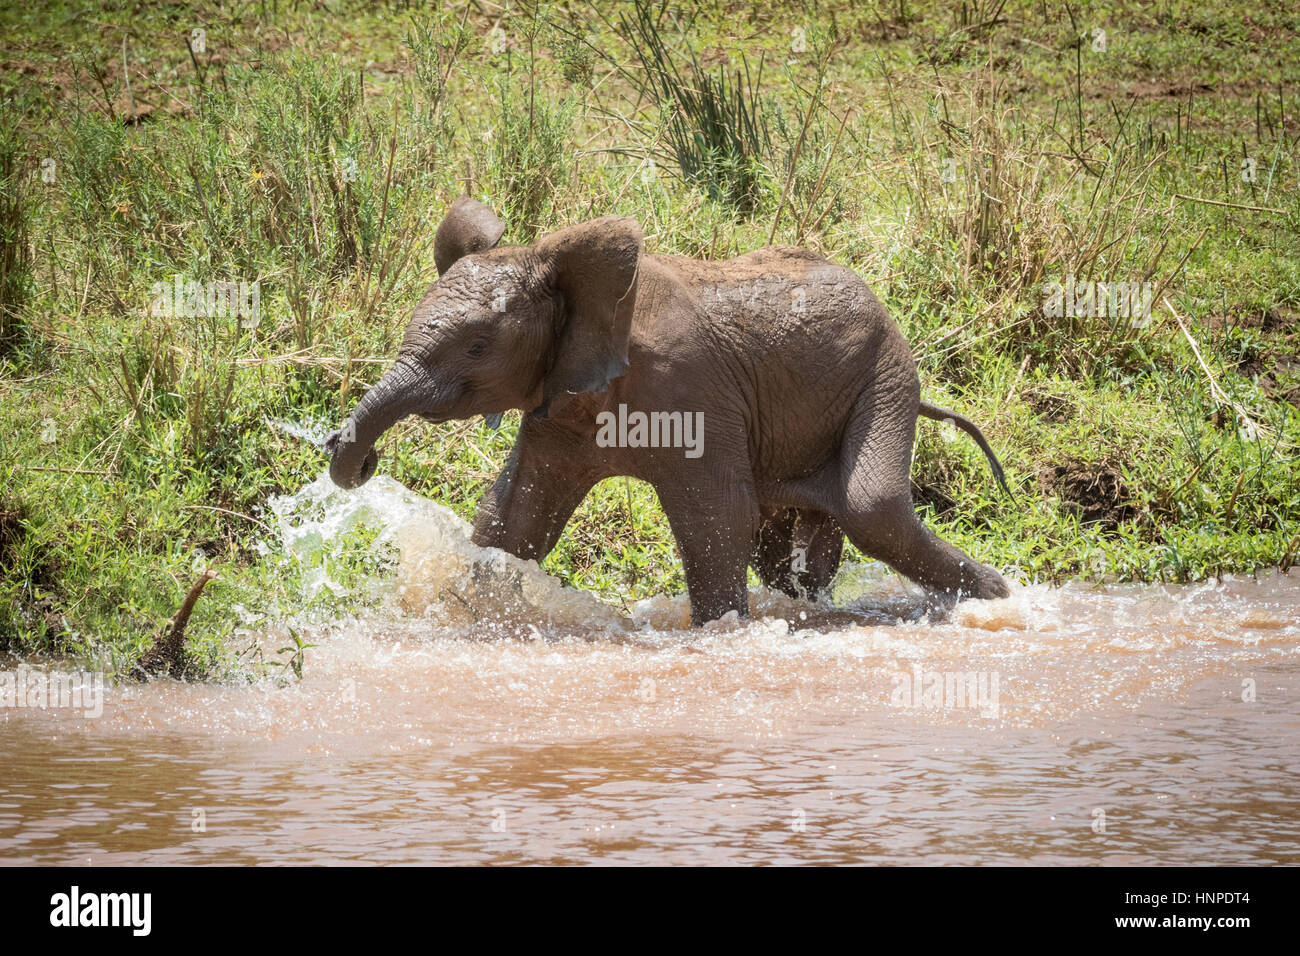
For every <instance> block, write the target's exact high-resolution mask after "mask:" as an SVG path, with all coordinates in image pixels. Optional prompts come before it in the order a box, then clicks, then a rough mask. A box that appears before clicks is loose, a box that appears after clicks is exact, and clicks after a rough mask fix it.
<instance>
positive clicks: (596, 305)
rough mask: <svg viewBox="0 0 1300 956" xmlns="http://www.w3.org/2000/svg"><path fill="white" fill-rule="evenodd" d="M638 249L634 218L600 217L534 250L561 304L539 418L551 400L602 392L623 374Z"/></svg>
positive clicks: (550, 238) (562, 232)
mask: <svg viewBox="0 0 1300 956" xmlns="http://www.w3.org/2000/svg"><path fill="white" fill-rule="evenodd" d="M641 245H642V239H641V227H640V226H639V225H637V222H636V220H635V219H627V218H618V217H615V216H606V217H604V218H602V219H593V220H592V221H591V222H584V223H582V224H581V225H577V226H570V227H569V228H568V229H562V230H560V231H559V232H556V233H553V234H551V235H549V236H547V237H546V238H545V239H543V240H542V241H541V242H540V243H538V244H537V246H536V247H535V248H536V252H537V254H538V256H539V257H540V258H541V260H542V262H543V263H544V265H545V266H546V267H547V268H549V269H550V272H551V276H552V277H553V282H554V284H555V286H556V288H557V289H558V290H559V292H560V294H561V297H562V299H563V302H564V305H563V314H562V315H561V316H560V318H559V320H558V322H557V324H556V340H555V346H554V349H555V350H554V353H553V354H554V360H553V361H552V364H551V367H550V369H549V371H547V373H546V378H545V379H544V380H543V383H542V404H541V405H540V406H539V407H538V409H537V415H538V416H539V417H543V418H544V417H546V414H547V412H548V411H549V409H550V407H551V401H552V399H557V398H562V397H563V396H564V395H566V394H570V395H576V394H579V393H581V392H603V391H604V390H605V388H606V387H607V386H608V385H609V383H610V381H611V380H613V379H616V378H618V377H619V376H620V375H623V374H625V373H626V372H627V369H628V364H627V348H628V339H629V337H630V335H631V332H632V308H633V306H634V305H635V304H636V277H637V265H638V263H639V262H640V259H641Z"/></svg>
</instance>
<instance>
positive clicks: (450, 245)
mask: <svg viewBox="0 0 1300 956" xmlns="http://www.w3.org/2000/svg"><path fill="white" fill-rule="evenodd" d="M505 232H506V224H505V223H504V222H502V221H501V220H500V219H498V218H497V217H496V214H495V213H494V212H493V211H492V210H491V209H489V208H488V207H487V206H485V205H483V204H482V203H481V202H479V201H478V200H477V199H471V198H470V197H468V196H461V197H460V198H459V199H457V200H456V201H455V202H454V203H452V204H451V208H450V209H448V210H447V215H446V216H444V217H443V220H442V222H441V223H439V224H438V231H437V232H436V233H434V235H433V261H434V262H435V263H436V264H437V266H438V275H442V274H443V273H444V272H446V271H447V270H448V269H450V268H451V267H452V266H453V265H455V264H456V260H457V259H459V258H460V257H461V256H467V255H469V254H470V253H471V252H482V251H483V250H484V249H491V248H492V247H493V246H495V245H496V244H497V243H498V242H500V241H501V237H502V236H503V235H505Z"/></svg>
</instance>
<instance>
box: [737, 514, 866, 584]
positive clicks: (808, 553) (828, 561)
mask: <svg viewBox="0 0 1300 956" xmlns="http://www.w3.org/2000/svg"><path fill="white" fill-rule="evenodd" d="M843 547H844V531H843V530H842V529H841V528H840V526H839V523H838V522H836V520H835V519H834V518H832V517H831V516H830V515H828V514H826V513H825V512H821V511H814V510H812V509H806V508H779V507H771V506H769V507H767V508H764V509H763V523H762V526H761V527H760V528H759V531H758V536H757V538H756V539H755V542H754V551H753V554H752V555H751V556H750V564H751V565H752V566H753V568H754V571H755V572H757V574H758V577H759V579H760V580H761V581H762V582H763V583H764V584H765V585H766V586H767V587H769V588H775V589H777V590H780V591H783V592H784V593H786V594H788V595H790V597H796V598H797V597H802V598H812V597H815V596H816V595H818V594H819V593H821V592H822V591H824V590H825V589H826V588H828V587H829V586H830V583H831V581H832V580H833V579H834V577H835V572H836V571H838V570H839V566H840V555H841V552H842V551H843Z"/></svg>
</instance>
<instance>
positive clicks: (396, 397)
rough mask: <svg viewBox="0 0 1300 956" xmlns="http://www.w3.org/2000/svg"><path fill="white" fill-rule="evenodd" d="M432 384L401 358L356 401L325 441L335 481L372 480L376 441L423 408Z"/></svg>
mask: <svg viewBox="0 0 1300 956" xmlns="http://www.w3.org/2000/svg"><path fill="white" fill-rule="evenodd" d="M430 387H431V383H430V381H429V376H428V374H427V373H426V372H424V371H423V370H422V369H421V368H419V366H418V365H417V364H416V363H414V362H412V361H409V360H404V359H398V361H397V364H396V365H394V366H393V367H392V368H391V369H389V371H388V374H387V375H385V376H384V377H383V378H381V379H380V380H379V381H378V382H377V383H376V384H375V387H374V388H372V389H371V390H370V391H368V392H366V394H365V397H364V398H362V399H361V401H360V402H358V403H357V407H356V408H355V409H353V411H352V415H351V416H350V417H349V418H348V420H347V421H346V422H344V424H343V427H342V428H340V429H339V430H338V431H336V432H335V433H334V434H332V435H330V436H329V438H327V439H326V440H325V451H326V452H327V453H329V455H330V478H331V479H332V480H333V481H334V484H336V485H338V486H339V487H340V488H349V489H351V488H357V487H360V486H361V485H364V484H365V483H366V482H367V481H369V480H370V477H371V476H372V475H373V474H374V473H375V468H376V467H377V466H378V464H379V456H378V455H377V454H376V453H375V442H376V441H377V440H378V439H379V436H380V435H382V434H383V433H384V432H386V431H387V430H388V429H389V428H391V427H393V425H395V424H396V423H397V422H398V421H400V420H401V419H403V418H405V417H406V416H407V415H410V414H412V413H414V412H417V411H423V410H424V409H425V408H426V407H427V406H428V403H429V399H430Z"/></svg>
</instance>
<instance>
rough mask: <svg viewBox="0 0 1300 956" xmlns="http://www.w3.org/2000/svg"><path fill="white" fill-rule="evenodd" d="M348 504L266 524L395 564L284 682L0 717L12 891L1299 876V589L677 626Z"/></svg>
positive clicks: (399, 508) (423, 505) (802, 611)
mask: <svg viewBox="0 0 1300 956" xmlns="http://www.w3.org/2000/svg"><path fill="white" fill-rule="evenodd" d="M343 494H344V493H342V492H335V491H333V490H331V489H330V488H329V486H328V481H327V480H325V479H322V480H321V481H317V482H316V483H314V484H313V485H311V486H309V487H308V488H306V489H304V490H303V492H301V493H299V495H297V496H294V497H293V498H288V499H284V500H282V501H280V502H279V503H278V504H277V506H276V509H275V516H274V520H275V522H276V526H277V529H278V532H279V535H280V537H281V539H282V540H281V542H280V547H281V548H282V549H283V551H284V553H285V554H286V555H287V556H288V557H287V558H286V560H304V559H305V557H306V556H310V555H311V554H319V553H321V552H322V551H328V550H330V549H331V548H334V547H337V544H336V542H337V541H338V540H339V535H340V534H342V533H343V532H345V531H346V530H347V529H348V528H351V527H355V526H356V525H357V523H358V522H360V523H362V524H366V523H367V522H369V523H370V524H372V525H375V526H378V527H379V528H380V529H381V533H380V534H379V536H378V538H377V540H376V542H375V545H374V546H375V547H376V548H377V549H379V550H383V549H384V548H387V549H389V550H390V551H391V553H392V555H393V560H392V562H391V565H390V566H389V567H387V568H386V569H385V570H384V571H383V573H382V574H379V579H380V585H379V587H380V589H381V592H382V595H383V596H382V599H381V600H380V601H379V602H378V604H377V605H376V606H375V607H373V608H371V609H368V610H366V611H364V612H362V613H360V614H358V615H351V616H346V617H336V618H334V619H329V618H328V617H325V618H321V617H320V615H319V614H318V615H316V616H315V617H313V618H311V619H304V620H299V621H296V622H293V625H294V627H295V630H297V631H298V633H299V634H300V635H301V637H302V639H303V640H304V641H306V642H308V643H314V644H316V645H317V646H316V647H313V648H310V649H308V650H307V651H306V652H305V657H304V668H303V675H302V679H301V680H295V679H293V678H292V677H289V678H287V679H286V678H284V677H281V678H273V677H258V678H256V679H253V680H250V679H248V675H244V676H243V677H236V678H231V679H227V680H223V681H220V682H215V683H212V682H210V683H183V682H178V681H173V680H169V679H161V680H156V681H154V682H152V683H148V684H132V683H122V684H113V683H112V682H109V683H107V684H106V685H105V686H104V687H103V693H102V698H99V699H98V703H97V706H96V707H95V708H94V710H95V711H98V713H97V714H95V713H92V712H90V708H88V707H82V709H77V708H74V707H46V708H40V707H38V706H28V705H18V704H13V705H11V706H4V707H0V863H6V864H15V863H19V864H30V863H64V864H80V865H91V866H95V865H109V864H139V863H154V864H190V863H223V864H231V863H333V864H337V863H458V864H474V863H481V864H509V863H641V864H671V863H682V864H697V863H732V864H751V863H776V864H792V863H891V864H964V863H1002V864H1005V863H1012V864H1017V863H1070V864H1097V863H1100V864H1119V865H1127V864H1151V863H1164V864H1260V863H1291V864H1294V863H1297V862H1300V620H1298V615H1297V609H1298V608H1300V573H1292V574H1290V575H1283V574H1278V573H1270V574H1261V575H1259V576H1258V578H1251V577H1241V578H1229V579H1225V580H1224V581H1223V582H1211V583H1205V584H1199V585H1192V586H1181V587H1172V586H1151V585H1142V586H1136V585H1107V586H1092V585H1080V584H1076V585H1069V586H1066V587H1062V588H1050V587H1047V586H1044V585H1017V586H1014V587H1013V593H1012V596H1011V597H1010V598H1008V599H1006V600H1003V601H992V602H980V601H973V602H965V603H963V604H960V605H957V606H956V607H955V608H950V609H946V610H945V609H937V608H932V607H930V606H928V605H927V602H926V600H925V598H924V596H923V595H922V594H921V593H920V592H919V591H917V590H916V589H914V588H912V587H911V586H910V585H908V584H906V583H905V582H902V581H900V580H899V579H898V578H896V577H894V576H893V575H890V574H887V573H884V572H883V571H882V570H881V569H879V568H878V567H871V566H869V567H859V568H850V569H848V570H847V571H846V573H845V574H844V575H843V577H842V580H841V582H840V584H839V585H838V586H837V589H836V596H835V600H834V602H833V604H827V605H813V604H806V603H801V602H795V601H790V600H788V599H786V598H784V597H780V596H774V595H771V594H767V593H757V592H756V593H754V594H753V595H752V611H753V615H754V616H753V617H752V618H751V619H749V620H746V621H734V620H733V621H722V622H718V623H715V624H713V625H710V626H709V627H707V628H704V629H694V630H692V629H690V628H688V627H686V626H685V619H686V618H687V617H688V614H689V610H688V605H687V603H686V601H685V598H684V597H680V596H679V597H674V598H659V599H653V600H650V601H647V602H643V603H641V604H639V605H636V606H635V607H634V608H632V611H631V614H630V615H627V614H623V613H622V612H620V611H617V610H615V609H612V608H610V607H608V606H606V605H604V604H600V603H599V602H597V601H596V600H595V599H594V598H592V597H590V596H589V595H586V594H584V593H582V592H579V591H574V590H572V589H567V588H563V589H562V588H560V586H559V585H558V583H557V582H555V581H553V580H552V579H550V578H547V577H546V576H545V575H544V574H542V573H541V572H540V571H539V570H538V569H537V568H536V566H535V565H531V564H525V563H523V562H518V561H516V560H515V559H513V558H508V557H506V556H503V555H501V554H500V553H499V552H488V551H483V550H481V549H477V548H475V547H474V546H473V545H472V544H470V543H469V542H468V540H467V539H466V537H465V527H464V524H463V522H460V521H459V519H456V518H455V517H454V516H453V515H451V513H450V512H449V511H447V510H446V509H444V508H441V507H440V506H438V505H436V504H433V503H432V502H428V501H425V500H424V499H420V498H418V497H416V496H414V495H411V494H410V493H408V492H405V491H403V490H402V489H401V488H400V486H397V485H396V484H395V483H393V482H391V481H389V480H387V479H383V478H377V479H375V480H374V481H372V482H371V483H370V484H369V485H367V486H366V488H364V489H362V490H361V491H359V492H356V493H353V494H352V495H351V496H350V497H341V496H342V495H343ZM307 563H311V562H307ZM328 578H329V575H328V573H326V572H324V571H322V572H320V573H319V574H318V575H317V578H316V579H315V580H314V581H308V586H310V587H315V588H317V589H320V588H329V587H336V588H337V587H339V586H338V585H337V584H336V583H335V582H332V581H330V580H329V579H328ZM318 593H319V592H318ZM287 623H288V622H280V623H279V624H277V625H275V626H274V627H272V626H268V627H267V633H266V634H264V635H262V636H261V637H260V640H262V641H263V642H264V644H265V646H266V648H267V652H268V654H272V653H273V652H274V651H276V650H278V648H279V647H282V646H283V645H284V643H285V634H286V630H285V628H286V627H287ZM51 666H52V665H50V664H49V663H48V662H46V663H43V664H42V663H39V662H35V661H33V662H18V661H9V662H7V669H6V670H5V671H3V672H0V676H4V675H5V674H7V675H9V678H8V679H9V680H11V681H16V680H17V678H18V677H19V676H21V677H22V680H23V681H24V683H23V684H22V685H21V686H25V687H27V688H31V687H33V686H37V685H39V683H40V681H41V680H43V679H44V680H48V679H49V677H50V675H49V674H48V673H47V672H48V671H49V669H50V667H51ZM86 680H87V681H88V680H89V678H86ZM12 686H15V687H17V686H20V685H18V684H17V683H14V684H13V685H12ZM86 686H87V687H89V686H90V685H89V684H87V685H86ZM29 692H30V691H29ZM16 699H17V698H14V700H15V701H16ZM84 701H85V698H83V703H84Z"/></svg>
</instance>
